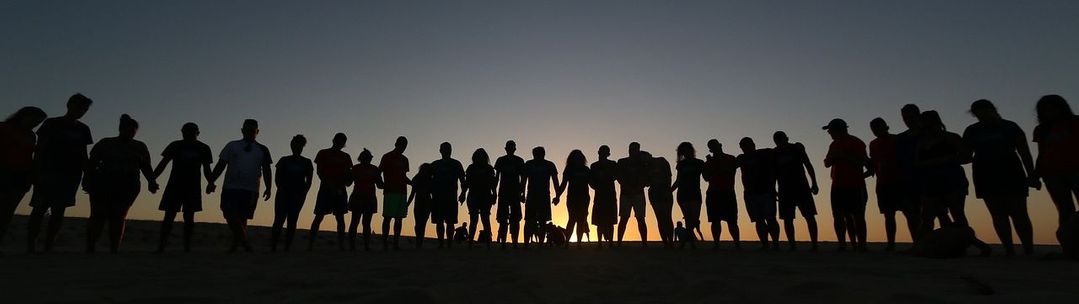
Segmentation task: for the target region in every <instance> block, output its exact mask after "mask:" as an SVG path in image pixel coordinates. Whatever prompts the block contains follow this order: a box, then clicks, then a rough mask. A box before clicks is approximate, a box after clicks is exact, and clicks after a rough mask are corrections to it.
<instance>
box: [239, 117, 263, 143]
mask: <svg viewBox="0 0 1079 304" xmlns="http://www.w3.org/2000/svg"><path fill="white" fill-rule="evenodd" d="M240 133H243V135H244V139H245V140H255V137H256V136H258V135H259V121H258V120H254V119H245V120H244V125H243V127H242V128H240Z"/></svg>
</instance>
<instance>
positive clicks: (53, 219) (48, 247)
mask: <svg viewBox="0 0 1079 304" xmlns="http://www.w3.org/2000/svg"><path fill="white" fill-rule="evenodd" d="M66 211H67V207H53V208H52V215H51V216H49V223H48V226H47V227H46V228H45V252H52V245H53V243H55V242H56V235H57V234H59V233H60V228H61V227H62V226H63V225H64V212H66Z"/></svg>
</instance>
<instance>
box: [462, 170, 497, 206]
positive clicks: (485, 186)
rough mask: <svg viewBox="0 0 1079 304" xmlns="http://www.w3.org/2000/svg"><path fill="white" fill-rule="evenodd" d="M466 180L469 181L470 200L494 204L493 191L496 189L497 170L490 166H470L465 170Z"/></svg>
mask: <svg viewBox="0 0 1079 304" xmlns="http://www.w3.org/2000/svg"><path fill="white" fill-rule="evenodd" d="M465 180H466V181H468V187H469V189H470V190H469V191H468V199H469V200H484V201H490V202H494V200H493V199H492V198H490V197H488V196H491V190H492V189H494V188H495V170H494V167H491V165H488V164H470V165H468V169H466V170H465Z"/></svg>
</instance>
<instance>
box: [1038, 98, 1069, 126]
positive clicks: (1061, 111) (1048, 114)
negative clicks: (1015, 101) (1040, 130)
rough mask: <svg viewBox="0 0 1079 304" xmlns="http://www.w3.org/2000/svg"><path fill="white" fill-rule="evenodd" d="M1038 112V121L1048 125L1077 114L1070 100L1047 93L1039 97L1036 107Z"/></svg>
mask: <svg viewBox="0 0 1079 304" xmlns="http://www.w3.org/2000/svg"><path fill="white" fill-rule="evenodd" d="M1035 110H1036V112H1037V114H1038V123H1039V124H1043V125H1047V124H1053V123H1056V122H1058V121H1060V120H1062V119H1066V118H1070V117H1073V116H1075V113H1074V112H1072V108H1071V106H1070V105H1068V101H1067V100H1065V99H1064V97H1061V96H1060V95H1045V96H1042V98H1041V99H1038V104H1037V106H1036V107H1035Z"/></svg>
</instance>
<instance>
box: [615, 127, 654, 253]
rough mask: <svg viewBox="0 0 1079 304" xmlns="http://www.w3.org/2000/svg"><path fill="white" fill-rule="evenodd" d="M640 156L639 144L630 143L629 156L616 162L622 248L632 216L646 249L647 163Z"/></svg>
mask: <svg viewBox="0 0 1079 304" xmlns="http://www.w3.org/2000/svg"><path fill="white" fill-rule="evenodd" d="M650 160H651V159H645V158H644V156H643V155H642V154H641V144H640V143H637V142H632V143H630V144H629V156H626V157H625V158H622V159H619V160H618V167H617V168H618V170H617V171H616V172H617V173H616V174H615V179H616V180H618V184H619V190H620V192H619V193H618V196H619V198H618V217H619V219H618V246H619V247H621V246H622V239H623V237H625V235H626V224H628V223H629V216H630V215H631V214H632V215H633V216H634V217H635V218H636V219H637V230H638V231H639V232H640V235H641V245H642V246H644V247H648V225H647V224H646V223H645V221H644V217H645V214H646V213H647V212H646V211H645V210H646V209H645V204H644V199H645V197H644V187H646V186H647V180H646V178H647V177H646V174H647V172H648V168H647V166H648V162H649V161H650Z"/></svg>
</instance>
